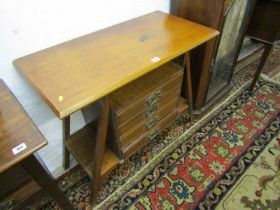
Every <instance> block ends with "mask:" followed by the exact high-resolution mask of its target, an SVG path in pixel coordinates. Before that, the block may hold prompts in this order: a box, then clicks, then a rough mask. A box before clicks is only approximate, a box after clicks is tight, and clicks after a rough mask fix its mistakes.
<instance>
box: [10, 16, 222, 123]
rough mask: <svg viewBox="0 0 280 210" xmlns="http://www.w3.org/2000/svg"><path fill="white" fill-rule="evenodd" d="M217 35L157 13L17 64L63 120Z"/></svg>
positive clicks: (211, 31)
mask: <svg viewBox="0 0 280 210" xmlns="http://www.w3.org/2000/svg"><path fill="white" fill-rule="evenodd" d="M218 34H219V32H218V31H216V30H213V29H210V28H208V27H205V26H202V25H199V24H197V23H194V22H191V21H188V20H184V19H182V18H179V17H175V16H171V15H168V14H165V13H163V12H159V11H156V12H153V13H150V14H147V15H144V16H141V17H138V18H135V19H132V20H129V21H126V22H123V23H120V24H118V25H114V26H112V27H109V28H106V29H103V30H100V31H97V32H94V33H91V34H88V35H85V36H82V37H79V38H76V39H73V40H70V41H67V42H65V43H62V44H59V45H56V46H53V47H50V48H48V49H45V50H42V51H39V52H36V53H33V54H30V55H27V56H24V57H21V58H18V59H16V60H15V61H14V65H15V66H16V68H17V69H18V70H19V71H20V72H21V73H22V74H23V75H24V76H25V77H26V78H27V80H28V81H29V82H30V83H31V84H32V85H33V86H34V88H35V89H36V90H37V91H38V92H39V94H40V96H41V97H42V98H43V99H44V100H45V101H46V103H47V104H48V105H49V106H50V107H51V108H52V110H53V111H54V112H55V113H56V115H57V116H58V117H59V118H60V119H63V118H64V117H67V116H69V115H70V114H71V113H73V112H75V111H78V110H80V109H82V108H83V107H85V106H87V105H89V104H91V103H93V102H95V101H97V100H98V99H100V98H102V97H103V96H105V95H108V94H109V93H111V92H113V91H114V90H116V89H118V88H120V87H122V86H124V85H125V84H127V83H129V82H131V81H133V80H135V79H137V78H139V77H141V76H142V75H144V74H146V73H148V72H150V71H152V70H153V69H155V68H156V67H159V66H160V65H162V64H164V63H166V62H168V61H170V60H171V59H173V58H175V57H177V56H179V55H181V54H183V53H185V52H187V51H189V50H191V49H193V48H195V47H197V46H198V45H200V44H202V43H204V42H206V41H208V40H210V39H212V38H213V37H215V36H217V35H218Z"/></svg>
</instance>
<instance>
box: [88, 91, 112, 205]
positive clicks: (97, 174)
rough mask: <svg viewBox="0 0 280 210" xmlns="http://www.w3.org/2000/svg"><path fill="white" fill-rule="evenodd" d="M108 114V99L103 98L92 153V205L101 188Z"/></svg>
mask: <svg viewBox="0 0 280 210" xmlns="http://www.w3.org/2000/svg"><path fill="white" fill-rule="evenodd" d="M109 113H110V99H109V96H105V97H104V98H103V103H102V106H101V112H100V115H99V120H98V127H97V137H96V145H95V151H94V162H93V164H94V167H93V170H94V171H93V177H92V187H91V198H92V203H93V202H96V199H97V192H98V190H99V188H100V186H101V182H102V180H101V166H102V161H103V155H104V151H105V143H106V137H107V129H108V123H109Z"/></svg>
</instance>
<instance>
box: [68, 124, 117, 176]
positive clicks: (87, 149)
mask: <svg viewBox="0 0 280 210" xmlns="http://www.w3.org/2000/svg"><path fill="white" fill-rule="evenodd" d="M95 141H96V134H95V132H94V131H93V129H92V128H91V127H90V126H85V127H84V128H82V129H81V130H79V131H78V132H76V133H74V134H73V135H71V136H70V138H69V139H68V140H67V142H66V147H67V149H68V150H69V151H70V153H71V154H72V155H73V156H74V157H75V159H76V160H77V161H78V163H80V164H81V166H82V167H83V169H84V170H85V171H86V173H87V174H88V175H89V176H90V177H91V178H92V177H93V158H94V149H95ZM119 163H120V160H119V159H118V158H117V156H116V155H115V154H114V153H113V152H112V151H111V150H110V149H109V148H107V147H106V148H105V153H104V156H103V163H102V166H101V177H102V178H105V177H106V176H107V175H109V174H110V173H111V171H112V170H113V169H114V168H115V167H116V166H117V165H118V164H119Z"/></svg>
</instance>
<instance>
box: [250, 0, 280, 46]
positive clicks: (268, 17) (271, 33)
mask: <svg viewBox="0 0 280 210" xmlns="http://www.w3.org/2000/svg"><path fill="white" fill-rule="evenodd" d="M279 29H280V1H272V0H258V1H257V3H256V6H255V9H254V12H253V15H252V18H251V21H250V24H249V27H248V30H247V35H249V36H252V37H255V38H257V39H261V40H264V41H267V42H271V43H272V42H274V40H275V39H276V36H277V33H279Z"/></svg>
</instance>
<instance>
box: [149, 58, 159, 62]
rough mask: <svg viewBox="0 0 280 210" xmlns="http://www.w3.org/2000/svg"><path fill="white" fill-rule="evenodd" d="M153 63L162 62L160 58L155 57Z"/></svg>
mask: <svg viewBox="0 0 280 210" xmlns="http://www.w3.org/2000/svg"><path fill="white" fill-rule="evenodd" d="M151 61H152V62H153V63H156V62H158V61H160V58H159V57H153V58H152V59H151Z"/></svg>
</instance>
